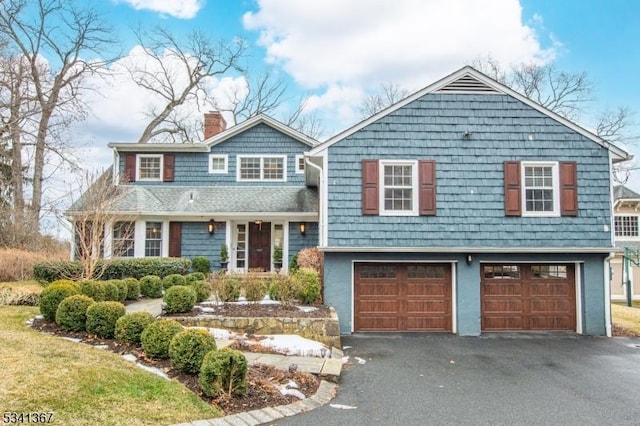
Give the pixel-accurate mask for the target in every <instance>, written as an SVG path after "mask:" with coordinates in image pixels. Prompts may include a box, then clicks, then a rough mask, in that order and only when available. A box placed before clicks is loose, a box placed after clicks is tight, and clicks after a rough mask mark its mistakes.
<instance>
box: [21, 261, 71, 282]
mask: <svg viewBox="0 0 640 426" xmlns="http://www.w3.org/2000/svg"><path fill="white" fill-rule="evenodd" d="M81 276H82V263H80V262H79V261H77V260H75V261H70V260H57V261H48V262H40V263H36V264H34V265H33V278H34V279H35V280H37V281H38V282H40V283H41V284H46V283H50V282H53V281H56V280H60V279H65V278H79V277H81Z"/></svg>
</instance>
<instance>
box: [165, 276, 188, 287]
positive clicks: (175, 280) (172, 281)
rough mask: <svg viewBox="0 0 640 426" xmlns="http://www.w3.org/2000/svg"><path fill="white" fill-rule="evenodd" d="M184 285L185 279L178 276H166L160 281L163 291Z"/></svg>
mask: <svg viewBox="0 0 640 426" xmlns="http://www.w3.org/2000/svg"><path fill="white" fill-rule="evenodd" d="M186 283H187V280H186V279H185V277H184V276H183V275H179V274H171V275H167V276H166V277H164V278H163V279H162V287H164V289H165V290H167V289H168V288H170V287H173V286H174V285H185V284H186Z"/></svg>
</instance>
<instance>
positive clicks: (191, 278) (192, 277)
mask: <svg viewBox="0 0 640 426" xmlns="http://www.w3.org/2000/svg"><path fill="white" fill-rule="evenodd" d="M206 278H207V277H206V275H205V274H203V273H202V272H192V273H190V274H189V275H187V276H185V279H186V281H187V284H189V283H192V282H195V281H204V280H205V279H206Z"/></svg>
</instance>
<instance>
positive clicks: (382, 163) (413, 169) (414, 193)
mask: <svg viewBox="0 0 640 426" xmlns="http://www.w3.org/2000/svg"><path fill="white" fill-rule="evenodd" d="M384 166H411V179H412V182H411V184H412V185H411V187H412V194H411V195H412V206H413V209H412V210H386V209H385V208H384V188H385V186H384ZM378 182H379V185H378V186H379V187H380V188H379V194H378V199H379V207H380V213H379V215H380V216H418V211H419V210H418V207H419V206H418V202H419V199H418V190H419V188H418V161H416V160H380V161H379V164H378Z"/></svg>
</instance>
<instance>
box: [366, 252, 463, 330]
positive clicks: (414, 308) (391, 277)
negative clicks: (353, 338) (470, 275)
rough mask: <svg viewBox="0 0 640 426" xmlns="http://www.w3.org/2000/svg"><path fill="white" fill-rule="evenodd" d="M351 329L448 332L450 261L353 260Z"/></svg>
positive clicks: (449, 321)
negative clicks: (371, 261) (397, 261)
mask: <svg viewBox="0 0 640 426" xmlns="http://www.w3.org/2000/svg"><path fill="white" fill-rule="evenodd" d="M354 329H355V331H443V332H451V331H452V283H451V264H448V263H364V262H362V263H355V267H354Z"/></svg>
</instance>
